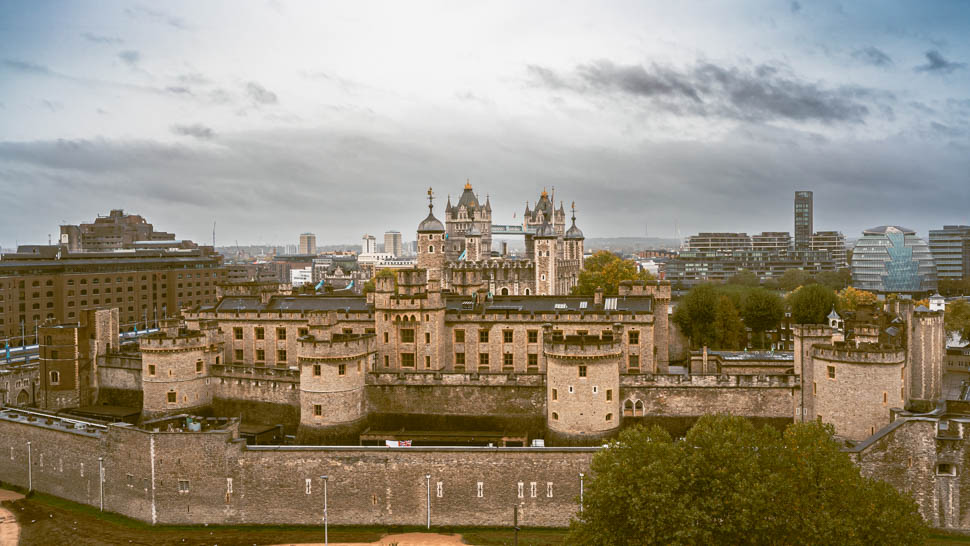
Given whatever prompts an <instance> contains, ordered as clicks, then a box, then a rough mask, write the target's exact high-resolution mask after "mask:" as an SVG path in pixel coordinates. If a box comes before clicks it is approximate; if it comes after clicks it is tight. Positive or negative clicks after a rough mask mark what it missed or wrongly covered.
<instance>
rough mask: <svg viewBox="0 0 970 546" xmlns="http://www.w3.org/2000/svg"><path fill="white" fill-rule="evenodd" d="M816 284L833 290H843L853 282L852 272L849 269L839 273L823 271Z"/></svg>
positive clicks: (817, 277)
mask: <svg viewBox="0 0 970 546" xmlns="http://www.w3.org/2000/svg"><path fill="white" fill-rule="evenodd" d="M815 280H816V282H818V283H819V284H823V285H825V286H828V287H829V288H831V289H832V290H842V289H843V288H845V287H847V286H849V283H851V282H852V272H851V271H850V270H849V269H840V270H838V271H822V272H821V273H819V274H818V275H817V276H816V277H815Z"/></svg>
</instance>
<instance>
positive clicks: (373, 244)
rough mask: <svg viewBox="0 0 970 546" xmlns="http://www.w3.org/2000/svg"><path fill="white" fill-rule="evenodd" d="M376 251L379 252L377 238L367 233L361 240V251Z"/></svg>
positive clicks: (362, 252)
mask: <svg viewBox="0 0 970 546" xmlns="http://www.w3.org/2000/svg"><path fill="white" fill-rule="evenodd" d="M375 252H377V238H376V237H374V236H373V235H367V234H366V233H365V234H364V237H363V238H362V239H361V241H360V253H361V254H373V253H375Z"/></svg>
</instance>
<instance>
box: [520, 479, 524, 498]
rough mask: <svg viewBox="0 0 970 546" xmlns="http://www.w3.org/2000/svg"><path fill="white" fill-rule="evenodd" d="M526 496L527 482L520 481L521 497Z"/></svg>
mask: <svg viewBox="0 0 970 546" xmlns="http://www.w3.org/2000/svg"><path fill="white" fill-rule="evenodd" d="M524 496H525V484H524V483H522V482H519V498H520V499H521V498H522V497H524Z"/></svg>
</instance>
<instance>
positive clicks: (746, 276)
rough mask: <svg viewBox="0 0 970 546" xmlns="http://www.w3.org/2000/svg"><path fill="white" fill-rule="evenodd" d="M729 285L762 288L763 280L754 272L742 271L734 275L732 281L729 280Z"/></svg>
mask: <svg viewBox="0 0 970 546" xmlns="http://www.w3.org/2000/svg"><path fill="white" fill-rule="evenodd" d="M727 282H728V284H737V285H740V286H760V285H761V279H759V278H758V275H756V274H755V273H754V272H753V271H746V270H741V271H738V272H737V273H735V274H734V276H732V277H731V278H730V279H728V281H727Z"/></svg>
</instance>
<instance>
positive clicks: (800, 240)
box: [795, 191, 814, 249]
mask: <svg viewBox="0 0 970 546" xmlns="http://www.w3.org/2000/svg"><path fill="white" fill-rule="evenodd" d="M812 215H813V212H812V192H810V191H796V192H795V248H796V249H807V248H810V247H811V239H812V233H813V232H814V228H813V224H812Z"/></svg>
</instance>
